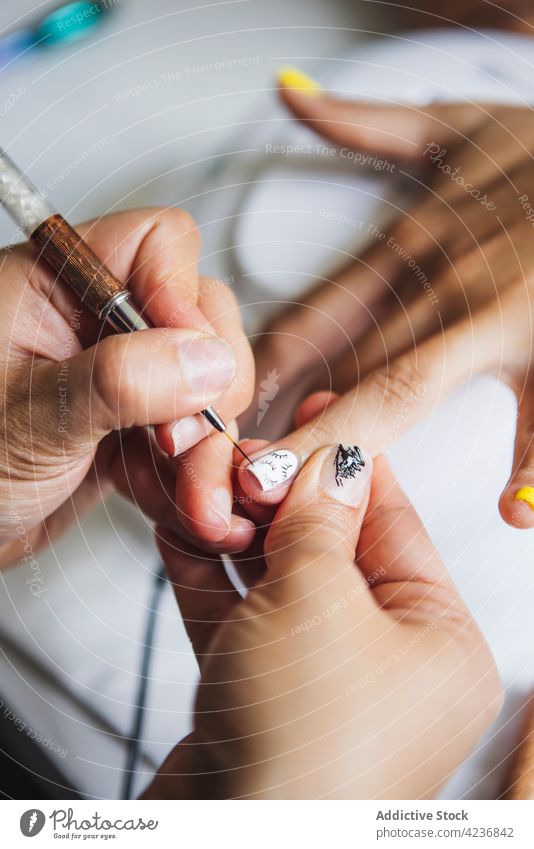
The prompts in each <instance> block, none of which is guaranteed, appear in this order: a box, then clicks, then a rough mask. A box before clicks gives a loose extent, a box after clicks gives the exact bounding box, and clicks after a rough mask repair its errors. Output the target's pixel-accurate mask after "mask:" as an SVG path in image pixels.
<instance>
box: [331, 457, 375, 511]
mask: <svg viewBox="0 0 534 849" xmlns="http://www.w3.org/2000/svg"><path fill="white" fill-rule="evenodd" d="M372 471H373V461H372V459H371V457H370V456H369V454H367V452H366V451H364V450H363V449H362V448H358V446H357V445H337V446H336V447H335V448H334V449H333V450H332V451H331V452H329V454H328V456H327V458H326V460H325V461H324V462H323V466H322V469H321V474H320V477H319V482H320V484H321V486H322V488H323V489H324V490H325V492H327V493H328V495H330V496H331V497H332V498H335V499H336V501H341V502H342V503H343V504H347V505H349V506H353V507H357V506H358V504H359V503H360V502H361V500H362V498H363V497H364V495H365V493H366V491H367V487H368V486H369V481H370V479H371V474H372Z"/></svg>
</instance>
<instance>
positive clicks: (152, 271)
mask: <svg viewBox="0 0 534 849" xmlns="http://www.w3.org/2000/svg"><path fill="white" fill-rule="evenodd" d="M78 231H79V233H80V235H82V236H83V237H84V238H85V239H86V240H87V242H88V243H89V245H90V246H91V247H92V248H93V250H94V251H95V253H96V254H97V255H98V256H99V257H100V258H101V259H102V260H103V261H104V262H105V263H106V264H107V265H108V266H109V267H110V269H111V270H112V271H113V273H114V274H115V275H116V276H117V277H118V278H119V279H120V280H123V281H125V282H127V283H128V286H129V288H130V289H131V291H132V293H133V297H134V299H135V300H136V301H137V303H138V304H139V305H140V306H141V307H142V308H143V311H144V314H145V315H146V316H147V318H148V319H149V320H150V321H151V322H152V323H153V324H154V325H155V326H156V327H155V328H154V329H150V330H146V331H141V332H137V333H132V334H127V335H113V334H107V332H106V331H105V330H104V331H103V327H102V324H101V323H100V322H99V321H97V319H95V318H94V317H93V316H92V315H88V314H87V313H86V312H85V310H82V309H81V308H80V304H79V302H78V301H77V300H76V299H75V297H74V296H73V295H72V293H71V292H70V290H69V289H68V288H67V287H66V286H65V285H64V284H63V283H61V282H57V280H56V277H55V274H54V273H53V272H52V271H51V270H50V269H49V268H48V267H47V266H46V265H44V264H42V263H40V262H39V263H37V262H36V253H35V249H34V248H33V246H31V245H20V246H17V247H14V248H11V249H6V250H5V251H3V253H2V254H1V255H0V283H1V285H2V291H3V300H2V316H1V318H0V337H1V340H2V341H1V344H0V351H1V353H0V358H1V362H2V395H3V402H4V416H3V417H2V424H1V429H2V433H1V440H0V516H1V525H0V543H1V544H2V549H1V552H0V558H1V559H0V564H4V565H5V564H6V563H9V562H13V561H14V560H16V559H18V557H20V556H21V555H25V554H26V555H27V554H29V553H31V552H33V551H35V550H37V548H38V547H39V546H40V545H41V544H42V543H43V542H45V541H47V540H49V539H50V538H51V537H52V536H54V535H55V534H56V533H58V532H59V531H61V530H62V529H63V528H64V527H65V526H66V525H68V524H69V522H70V521H71V520H72V519H73V518H74V517H79V516H80V514H81V513H83V511H84V510H85V509H86V508H87V507H88V506H89V505H91V504H92V503H93V502H94V500H95V499H97V498H99V497H101V495H102V494H103V493H105V492H106V491H107V489H108V487H109V484H110V471H111V470H112V469H113V466H114V463H115V465H116V463H117V460H115V461H114V459H113V458H114V457H116V456H117V452H118V449H119V444H118V441H117V439H113V438H110V434H112V432H114V431H121V429H123V428H132V427H134V426H142V425H149V424H151V425H156V426H157V428H156V431H157V435H158V439H159V441H160V444H161V445H162V446H163V448H164V449H165V450H166V452H167V453H168V454H170V455H174V454H175V453H177V452H179V451H181V450H183V449H185V448H187V447H189V446H191V445H194V444H195V442H197V441H198V439H201V438H202V437H203V436H204V435H205V432H206V431H205V430H203V429H202V425H198V428H197V430H196V431H195V432H194V433H193V431H192V424H193V423H195V424H196V422H197V419H192V418H191V417H193V416H194V415H195V414H197V413H198V412H199V411H200V410H202V409H203V408H205V407H206V406H207V405H209V404H217V406H218V408H219V409H220V412H221V414H222V415H223V417H226V419H227V420H231V419H233V417H234V416H235V415H237V414H238V413H239V412H241V410H242V409H243V408H244V407H246V405H247V403H248V401H249V396H250V387H251V382H252V367H251V357H250V353H249V350H248V343H247V342H246V339H245V337H244V335H243V333H242V330H241V324H240V320H239V313H238V310H237V307H236V304H235V301H234V299H233V296H232V294H231V293H230V291H229V289H228V287H227V286H225V285H224V284H223V283H222V282H219V281H216V280H207V279H200V280H199V278H198V274H197V267H196V263H197V258H198V251H199V238H198V234H197V231H196V228H195V226H194V223H193V222H192V220H191V219H190V218H189V216H188V215H186V214H185V213H182V212H180V211H177V210H158V209H150V210H137V211H131V212H122V213H119V214H116V215H110V216H106V217H105V218H102V219H100V220H98V221H95V222H92V223H89V224H84V225H81V226H80V227H79V228H78ZM184 417H185V420H186V423H185V425H184V424H183V420H184ZM169 423H171V424H169ZM176 423H177V425H176ZM180 427H181V428H182V430H183V429H184V427H185V429H186V430H187V428H189V429H188V434H189V435H188V437H187V439H186V438H185V437H183V436H181V437H180V439H178V437H177V436H175V435H173V434H176V433H179V432H180ZM106 437H108V438H106ZM120 458H121V452H119V462H122V460H121V459H120ZM141 460H142V461H141ZM136 462H137V463H139V465H140V466H142V468H143V469H145V473H148V471H147V469H149V468H150V466H151V464H152V458H151V457H150V456H149V457H148V458H146V457H145V458H140V457H139V456H138V457H137V458H135V457H133V458H132V463H136ZM172 462H175V461H172ZM203 487H204V493H205V499H206V500H207V501H208V502H209V498H210V493H211V492H212V491H213V490H215V491H216V492H217V491H218V489H219V488H220V484H219V481H218V480H217V479H215V481H214V482H210V470H209V469H208V470H206V474H205V477H204V479H203Z"/></svg>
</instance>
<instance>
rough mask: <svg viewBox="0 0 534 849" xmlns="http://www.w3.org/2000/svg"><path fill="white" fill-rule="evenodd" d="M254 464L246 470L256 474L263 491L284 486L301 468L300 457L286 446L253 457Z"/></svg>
mask: <svg viewBox="0 0 534 849" xmlns="http://www.w3.org/2000/svg"><path fill="white" fill-rule="evenodd" d="M251 459H252V465H250V466H247V467H246V471H247V472H250V474H251V475H254V477H255V478H256V480H257V481H258V483H259V485H260V486H261V488H262V491H263V492H270V491H271V490H272V489H276V487H277V486H283V485H284V484H287V483H289V482H290V481H291V479H292V478H294V477H295V475H296V474H297V472H298V470H299V466H300V459H299V457H297V455H296V454H294V453H293V452H292V451H288V450H287V449H286V448H277V449H276V451H269V453H268V454H262V455H260V456H259V457H257V458H256V457H254V456H253V457H252V458H251Z"/></svg>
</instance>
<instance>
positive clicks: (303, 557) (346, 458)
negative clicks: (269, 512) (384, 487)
mask: <svg viewBox="0 0 534 849" xmlns="http://www.w3.org/2000/svg"><path fill="white" fill-rule="evenodd" d="M280 462H281V463H283V460H281V461H280ZM372 468H373V462H372V460H371V457H370V456H369V455H368V454H367V452H365V451H364V450H363V449H361V448H359V447H357V446H355V445H354V446H345V445H332V446H328V447H325V448H321V449H319V450H318V451H316V452H315V453H314V454H313V456H312V457H310V459H309V460H308V461H307V462H306V464H305V465H304V467H303V468H302V470H301V472H300V474H299V476H298V478H297V479H296V481H295V483H294V484H293V486H292V488H291V492H290V493H289V495H288V496H287V498H286V499H285V501H284V502H283V504H282V505H281V506H280V508H279V509H278V511H277V513H276V515H275V517H274V519H273V522H272V525H271V527H270V529H269V532H268V534H267V537H266V540H265V559H266V563H267V569H268V576H269V579H270V580H271V581H275V582H276V579H277V578H278V577H284V578H288V577H291V578H292V579H294V580H296V581H297V583H298V585H299V586H300V584H301V582H303V583H304V593H305V594H306V593H307V592H312V591H313V589H317V588H318V587H322V586H323V585H324V584H325V583H326V584H328V583H330V582H333V581H334V580H335V578H336V577H337V576H342V575H345V578H346V580H347V581H348V582H349V583H350V584H351V585H354V583H361V582H362V581H363V578H362V579H359V577H358V574H357V572H356V570H355V568H354V559H355V552H356V546H357V543H358V538H359V535H360V530H361V526H362V522H363V519H364V516H365V511H366V509H367V504H368V501H369V492H370V484H371V475H372ZM284 584H285V585H286V582H284ZM299 597H301V595H300V593H299Z"/></svg>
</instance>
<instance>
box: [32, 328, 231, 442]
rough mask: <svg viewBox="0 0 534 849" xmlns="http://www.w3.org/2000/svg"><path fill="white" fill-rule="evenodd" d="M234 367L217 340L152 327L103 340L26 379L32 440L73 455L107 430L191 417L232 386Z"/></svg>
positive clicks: (225, 346) (226, 348)
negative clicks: (38, 436)
mask: <svg viewBox="0 0 534 849" xmlns="http://www.w3.org/2000/svg"><path fill="white" fill-rule="evenodd" d="M235 368H236V362H235V357H234V354H233V352H232V350H231V348H230V346H229V345H228V344H227V343H226V342H225V341H224V340H223V339H220V338H219V337H216V336H207V335H205V334H203V333H198V332H196V331H193V330H189V329H187V330H186V329H175V328H153V329H150V330H141V331H138V332H137V333H129V334H119V335H116V336H107V337H106V338H104V339H102V340H101V341H100V342H99V343H98V344H97V345H95V346H93V347H92V348H88V349H87V350H86V351H83V352H82V353H81V354H78V355H77V356H75V357H73V358H72V359H70V360H65V361H63V362H60V363H47V364H46V366H43V367H41V368H38V369H35V370H34V373H33V377H32V386H31V387H30V392H31V405H32V436H33V437H34V438H35V435H36V434H37V433H38V434H39V435H40V438H41V439H43V441H45V442H46V441H49V448H50V449H51V450H54V451H57V446H58V435H59V439H60V441H62V443H63V444H62V446H61V449H62V450H63V451H65V450H69V451H70V452H71V453H72V452H74V453H75V454H76V455H79V454H82V453H84V451H87V450H89V449H92V448H93V447H94V446H96V443H97V442H99V440H101V439H102V438H103V437H104V436H105V435H106V434H107V433H109V432H110V431H112V430H119V429H121V428H129V427H133V426H135V425H138V426H142V425H149V424H162V423H164V422H167V421H171V420H173V419H178V418H181V417H182V416H189V415H193V414H195V413H198V412H199V411H200V410H202V409H204V408H205V407H206V406H208V405H209V404H210V403H212V402H214V401H215V400H216V398H218V397H219V395H220V394H221V392H222V391H223V390H224V389H225V388H226V387H227V386H228V385H229V384H230V383H231V382H232V379H233V376H234V374H235Z"/></svg>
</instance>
